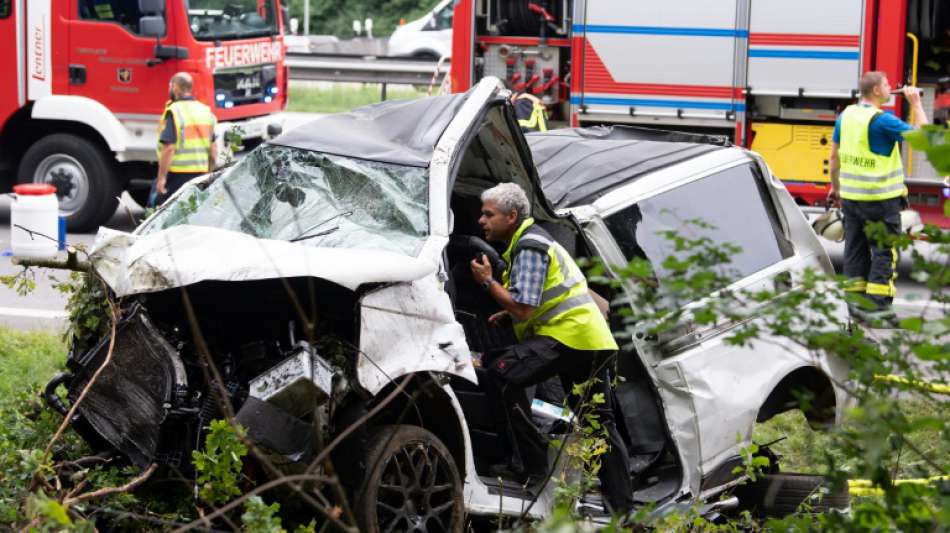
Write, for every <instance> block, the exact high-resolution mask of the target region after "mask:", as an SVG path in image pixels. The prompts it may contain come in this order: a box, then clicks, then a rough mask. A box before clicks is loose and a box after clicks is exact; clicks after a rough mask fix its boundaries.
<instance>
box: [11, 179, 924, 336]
mask: <svg viewBox="0 0 950 533" xmlns="http://www.w3.org/2000/svg"><path fill="white" fill-rule="evenodd" d="M142 215H143V209H142V208H141V207H139V206H138V205H137V204H136V203H135V202H134V201H133V200H132V199H131V198H129V197H128V195H123V198H122V203H120V205H119V209H118V210H117V211H116V213H115V215H114V216H113V217H112V219H111V220H109V222H108V223H107V224H105V226H106V227H109V228H112V229H116V230H120V231H131V230H132V229H133V228H134V227H135V222H134V220H140V219H141V218H142ZM9 241H10V199H9V198H6V197H0V251H3V250H7V249H8V248H9V246H10V244H9ZM94 241H95V234H92V233H70V234H68V236H67V242H68V243H69V244H72V245H77V244H78V245H82V246H85V247H87V248H88V247H91V246H92V244H93V242H94ZM822 242H823V243H824V244H825V248H826V250H827V251H828V254H829V256H830V257H831V258H832V261H833V262H834V263H835V266H836V268H838V269H840V265H841V257H842V252H843V245H841V244H837V243H832V242H828V241H824V240H822ZM917 246H918V248H919V249H920V250H921V251H922V252H924V253H925V254H928V255H931V252H930V245H929V244H927V243H918V244H917ZM910 266H911V265H910V261H909V259H906V258H902V261H901V263H900V267H899V269H898V272H899V275H900V277H899V279H898V282H897V287H898V298H897V299H896V300H895V308H896V309H897V311H898V314H899V315H901V316H911V315H920V314H921V313H925V314H926V315H927V316H928V317H930V318H934V317H937V316H939V314H940V313H941V312H942V308H941V307H938V306H936V305H934V304H930V303H928V301H927V298H928V296H929V294H928V292H927V290H926V288H925V287H923V286H921V285H920V284H919V283H916V282H915V281H913V280H911V279H910ZM21 270H22V269H20V268H18V267H15V266H13V264H12V263H11V261H10V257H8V256H4V257H0V275H11V274H16V273H18V272H20V271H21ZM32 272H33V273H34V276H35V280H36V290H35V291H34V292H33V293H32V294H31V295H30V296H28V297H21V296H18V295H17V294H16V293H15V292H13V291H12V290H9V289H7V288H6V287H0V325H4V326H9V327H13V328H19V329H58V328H61V327H62V324H63V317H64V316H65V312H64V311H63V309H64V306H65V297H64V296H63V295H62V294H60V293H59V291H57V290H56V289H55V288H54V284H55V283H56V280H57V279H59V280H62V279H64V278H65V277H66V276H67V275H68V273H66V272H62V271H52V270H48V269H32Z"/></svg>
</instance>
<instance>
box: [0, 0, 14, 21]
mask: <svg viewBox="0 0 950 533" xmlns="http://www.w3.org/2000/svg"><path fill="white" fill-rule="evenodd" d="M12 12H13V0H0V19H5V18H7V17H9V16H10V13H12Z"/></svg>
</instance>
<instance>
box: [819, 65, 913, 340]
mask: <svg viewBox="0 0 950 533" xmlns="http://www.w3.org/2000/svg"><path fill="white" fill-rule="evenodd" d="M859 88H860V92H861V99H860V101H859V102H858V103H857V104H854V105H850V106H848V107H847V108H846V109H845V110H844V111H843V112H842V113H841V115H840V116H839V117H838V121H837V123H836V124H835V130H834V134H833V135H832V144H831V157H830V164H831V190H830V191H829V192H828V200H829V201H830V202H831V203H834V204H836V205H841V208H842V213H843V215H844V232H845V237H844V241H845V242H844V244H845V245H844V274H845V276H847V277H848V278H849V286H848V288H847V289H848V290H849V291H851V292H855V293H860V294H863V295H864V297H865V298H867V299H868V300H869V301H870V302H871V303H872V304H873V306H874V309H870V310H868V309H864V308H862V306H860V305H857V306H851V307H852V315H853V316H854V317H855V318H856V319H857V320H860V321H863V322H866V323H869V324H872V325H880V324H881V323H886V324H890V325H893V324H895V323H896V321H897V320H896V316H895V315H894V312H893V311H892V310H891V302H892V301H893V299H894V295H895V294H896V292H897V290H896V288H895V286H894V280H895V279H896V278H897V250H896V249H895V248H893V247H891V246H888V245H887V244H886V243H882V242H879V241H880V239H876V238H873V237H869V236H868V235H867V234H866V233H865V228H866V226H867V224H868V223H871V222H882V223H883V224H884V226H885V228H886V229H887V231H888V233H891V234H894V235H897V234H899V233H900V231H901V222H900V211H901V208H902V206H903V205H904V203H905V202H906V196H907V187H905V186H904V165H903V163H902V161H901V151H900V145H899V144H898V143H899V141H900V140H901V139H902V134H903V132H905V131H907V130H911V129H913V128H914V127H915V126H920V125H922V124H926V123H927V115H926V114H924V109H923V106H921V103H920V92H919V91H918V90H917V88H916V87H905V88H904V89H902V90H900V91H893V92H894V93H897V92H903V94H904V96H905V97H906V98H907V102H908V103H909V104H910V106H911V113H912V115H913V117H914V125H913V126H911V125H910V124H908V123H906V122H904V121H903V120H901V119H899V118H897V117H895V116H894V115H893V114H891V113H885V112H883V111H881V105H883V104H885V103H887V102H888V101H889V100H890V99H891V94H892V91H891V85H890V83H889V82H888V80H887V76H886V75H885V74H884V73H883V72H877V71H872V72H867V73H865V74H864V76H862V77H861V81H860V84H859Z"/></svg>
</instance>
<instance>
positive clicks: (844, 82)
mask: <svg viewBox="0 0 950 533" xmlns="http://www.w3.org/2000/svg"><path fill="white" fill-rule="evenodd" d="M863 8H864V2H862V0H835V1H833V2H829V1H827V0H798V1H796V2H789V1H787V0H755V1H754V2H752V3H751V12H750V20H749V74H748V79H749V86H750V87H751V89H752V90H751V93H752V94H761V95H779V96H799V95H800V96H816V97H841V98H850V97H851V91H852V89H854V88H855V81H856V80H857V79H858V77H859V76H860V74H861V73H860V69H861V29H862V24H863V22H864V11H863Z"/></svg>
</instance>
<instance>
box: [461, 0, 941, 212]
mask: <svg viewBox="0 0 950 533" xmlns="http://www.w3.org/2000/svg"><path fill="white" fill-rule="evenodd" d="M453 32H454V34H453V50H452V89H453V91H463V90H466V89H467V88H468V87H470V86H471V85H472V84H473V83H475V82H477V81H478V79H479V78H481V77H483V76H496V77H498V78H500V79H502V80H505V81H506V82H507V83H508V85H509V87H510V88H511V89H513V90H516V91H527V92H531V93H533V94H535V95H536V96H538V97H540V98H542V99H543V100H544V101H545V103H546V104H548V106H549V109H551V110H552V112H553V115H554V118H555V119H560V120H563V121H564V122H569V123H571V124H573V125H592V124H605V123H610V124H617V123H621V124H640V125H649V126H653V127H659V128H669V129H677V130H686V131H702V132H706V133H719V134H725V135H729V136H730V138H732V139H733V141H734V142H735V143H736V144H738V145H741V146H745V147H749V148H751V149H753V150H755V151H757V152H759V153H760V154H762V155H763V156H764V157H765V159H766V161H767V162H768V164H769V166H770V167H771V169H772V171H773V172H774V173H775V175H776V176H778V177H779V178H781V179H782V180H783V181H784V182H785V183H786V185H787V187H788V189H789V192H791V194H792V195H793V196H794V197H795V198H796V200H797V201H798V202H799V203H801V204H802V205H810V206H814V205H821V204H822V203H823V202H824V200H825V197H826V193H827V189H828V180H829V177H828V172H829V169H828V156H829V145H830V143H831V137H832V131H833V129H834V120H835V117H836V115H837V113H838V112H839V111H840V110H841V109H843V108H844V107H845V106H846V105H848V104H849V103H851V102H853V101H854V99H855V97H856V91H855V88H856V86H857V81H858V78H859V77H860V75H861V73H862V72H864V71H867V70H882V71H885V72H886V73H887V74H888V77H889V79H890V80H891V83H892V85H895V86H896V85H898V84H910V83H913V84H916V85H919V86H920V87H922V88H923V90H924V99H923V100H924V106H925V109H926V110H927V112H928V114H930V113H932V112H933V111H937V113H936V115H937V116H938V117H939V116H941V115H943V116H945V112H944V113H941V112H940V109H935V108H939V107H941V102H942V103H943V105H947V104H950V102H948V101H947V98H948V96H947V95H946V88H945V86H944V85H941V84H940V81H941V77H946V76H947V75H948V74H950V2H946V1H938V0H933V1H931V0H834V1H831V2H829V1H827V0H796V1H794V2H790V1H788V0H728V1H717V2H709V1H708V0H672V1H668V2H645V1H638V2H631V1H629V0H460V1H459V2H458V3H457V4H456V7H455V15H454V23H453ZM935 104H936V105H935ZM906 108H907V106H906V105H905V103H904V102H902V101H900V100H896V101H892V102H890V103H889V105H887V106H885V109H887V110H890V111H893V112H895V113H896V114H898V115H899V116H903V118H904V119H905V120H906V119H907V118H909V117H907V116H906V113H907V109H906ZM931 118H934V117H933V116H931ZM904 156H905V170H906V171H907V176H908V179H907V183H908V186H909V189H910V197H909V199H910V202H911V204H912V206H913V207H914V208H915V209H917V210H918V211H919V212H920V213H921V216H922V218H923V219H924V221H925V222H929V223H934V224H938V225H940V226H943V227H948V226H950V220H948V219H947V218H946V217H944V215H943V203H944V201H945V200H946V197H947V193H948V189H946V188H945V187H944V186H943V181H942V177H941V176H938V175H937V174H936V172H935V170H934V169H933V167H931V166H930V165H929V164H928V163H927V161H926V157H925V156H924V154H921V153H915V152H912V151H910V149H909V146H906V145H905V146H904Z"/></svg>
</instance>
